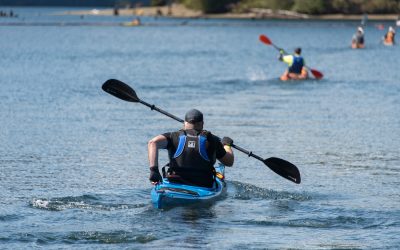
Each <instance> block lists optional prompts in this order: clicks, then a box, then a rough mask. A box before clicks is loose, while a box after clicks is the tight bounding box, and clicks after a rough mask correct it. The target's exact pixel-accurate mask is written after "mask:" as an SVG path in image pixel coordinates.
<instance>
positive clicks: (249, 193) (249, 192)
mask: <svg viewBox="0 0 400 250" xmlns="http://www.w3.org/2000/svg"><path fill="white" fill-rule="evenodd" d="M229 183H231V184H233V186H234V189H235V193H234V196H233V198H234V199H237V200H251V199H269V200H285V199H287V200H295V201H307V200H311V199H312V198H311V196H309V195H307V194H305V193H291V192H283V191H274V190H270V189H266V188H260V187H257V186H255V185H252V184H247V183H241V182H237V181H231V182H229Z"/></svg>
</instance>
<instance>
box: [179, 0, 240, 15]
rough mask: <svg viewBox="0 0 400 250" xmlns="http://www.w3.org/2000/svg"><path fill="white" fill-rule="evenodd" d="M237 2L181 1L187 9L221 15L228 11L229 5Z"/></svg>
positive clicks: (233, 0)
mask: <svg viewBox="0 0 400 250" xmlns="http://www.w3.org/2000/svg"><path fill="white" fill-rule="evenodd" d="M238 1H239V0H183V1H182V3H183V4H184V5H185V6H187V7H188V8H192V9H197V10H201V11H203V13H223V12H227V11H228V10H229V7H230V5H232V4H234V3H236V2H238Z"/></svg>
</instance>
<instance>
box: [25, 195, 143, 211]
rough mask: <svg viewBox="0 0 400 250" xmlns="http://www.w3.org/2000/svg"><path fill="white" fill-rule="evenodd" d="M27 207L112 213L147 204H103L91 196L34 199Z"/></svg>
mask: <svg viewBox="0 0 400 250" xmlns="http://www.w3.org/2000/svg"><path fill="white" fill-rule="evenodd" d="M29 205H30V206H31V207H33V208H38V209H44V210H50V211H62V210H66V209H74V208H79V209H88V210H105V211H113V210H120V209H134V208H141V207H145V206H147V205H148V204H146V203H139V204H118V203H111V204H110V203H105V202H103V201H98V198H97V197H95V196H91V195H83V196H77V197H72V196H68V197H61V198H53V199H44V198H34V199H32V200H31V202H30V203H29Z"/></svg>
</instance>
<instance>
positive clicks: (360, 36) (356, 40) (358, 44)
mask: <svg viewBox="0 0 400 250" xmlns="http://www.w3.org/2000/svg"><path fill="white" fill-rule="evenodd" d="M364 47H365V45H364V29H363V28H362V27H361V26H360V27H358V28H357V32H356V33H355V34H354V35H353V38H352V39H351V48H353V49H362V48H364Z"/></svg>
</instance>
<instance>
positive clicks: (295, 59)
mask: <svg viewBox="0 0 400 250" xmlns="http://www.w3.org/2000/svg"><path fill="white" fill-rule="evenodd" d="M279 60H280V61H283V62H285V63H286V64H287V65H288V66H289V68H288V69H287V70H286V71H285V73H283V75H282V76H281V77H280V79H281V80H282V81H286V80H289V79H293V80H303V79H307V78H308V71H307V68H306V67H305V65H306V63H305V60H304V58H303V57H302V56H301V48H296V49H295V50H294V55H285V51H284V50H283V49H280V50H279Z"/></svg>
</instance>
